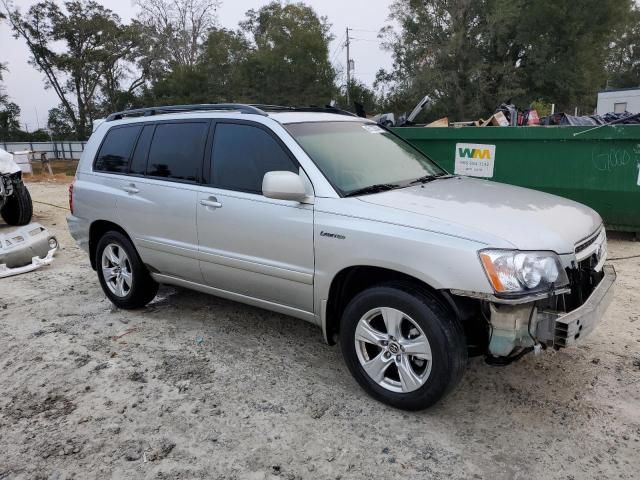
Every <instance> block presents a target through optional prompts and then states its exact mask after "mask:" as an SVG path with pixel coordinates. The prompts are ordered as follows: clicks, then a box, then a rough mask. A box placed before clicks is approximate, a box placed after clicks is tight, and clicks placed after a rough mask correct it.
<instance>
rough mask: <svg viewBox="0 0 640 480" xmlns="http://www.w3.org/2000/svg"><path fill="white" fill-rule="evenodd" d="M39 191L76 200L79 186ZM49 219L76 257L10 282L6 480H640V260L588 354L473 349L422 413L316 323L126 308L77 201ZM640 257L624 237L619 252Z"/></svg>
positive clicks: (219, 310)
mask: <svg viewBox="0 0 640 480" xmlns="http://www.w3.org/2000/svg"><path fill="white" fill-rule="evenodd" d="M30 189H31V192H32V195H33V197H34V200H36V201H38V202H47V203H51V204H56V205H60V206H63V207H66V204H67V203H66V202H67V197H66V195H67V194H66V184H62V183H55V182H46V181H44V182H40V183H37V184H31V185H30ZM35 212H36V215H35V220H36V221H39V222H41V223H43V224H44V225H46V226H48V227H50V228H51V229H52V230H54V231H55V232H57V234H58V238H59V240H60V242H61V244H62V249H61V251H60V252H59V254H58V255H57V257H56V260H55V262H54V263H53V264H52V265H51V266H49V267H45V268H43V269H41V270H39V271H37V272H32V273H29V274H25V275H21V276H16V277H12V278H9V279H5V280H0V392H1V393H0V479H2V480H4V479H9V478H11V479H14V478H17V479H57V480H61V479H66V478H77V479H92V478H114V479H121V478H136V479H140V478H148V479H193V478H196V479H197V478H214V479H235V478H238V479H244V478H250V479H264V478H283V479H315V478H320V479H324V478H327V479H340V478H343V479H350V478H356V479H359V478H363V479H365V478H465V479H469V478H485V479H531V478H539V479H547V478H563V479H591V478H593V479H596V478H597V479H602V478H622V479H631V478H639V476H640V473H639V472H640V453H639V451H640V312H639V311H638V310H639V307H640V258H635V259H631V260H620V261H615V262H613V263H614V264H615V266H616V268H617V271H618V274H619V277H618V285H617V292H616V299H615V301H614V304H613V305H612V307H611V308H610V310H609V311H608V313H607V315H606V319H605V321H604V323H603V324H602V325H600V326H599V328H598V329H597V330H596V331H595V332H594V333H593V334H592V335H591V337H589V338H588V339H586V340H585V342H584V343H583V344H582V345H581V346H580V347H578V348H574V349H568V350H564V351H559V352H546V353H544V354H543V355H541V356H538V357H534V356H528V357H526V358H524V359H523V360H522V361H520V362H518V363H515V364H513V365H511V366H509V367H505V368H495V367H489V366H486V365H485V364H484V362H483V360H482V359H479V358H476V359H472V360H471V361H470V362H469V369H468V372H467V374H466V376H465V378H464V380H463V381H462V383H461V385H460V387H459V388H458V389H457V390H456V391H455V392H454V393H453V394H451V395H450V396H449V397H447V399H446V400H445V401H444V402H443V403H441V404H440V405H438V406H436V407H435V408H433V409H431V410H429V411H426V412H421V413H406V412H402V411H398V410H393V409H391V408H388V407H386V406H384V405H382V404H380V403H377V402H376V401H374V400H372V399H370V398H369V397H368V396H367V395H366V394H365V393H364V392H363V391H362V390H360V388H359V387H358V386H357V384H356V383H355V381H354V380H352V378H351V377H350V375H349V373H348V371H347V369H346V368H345V367H344V365H343V362H342V359H341V357H340V353H339V350H338V349H337V348H335V347H329V346H327V345H325V344H324V343H323V341H322V339H321V335H320V331H319V330H318V329H317V328H316V327H314V326H312V325H309V324H306V323H304V322H301V321H298V320H295V319H292V318H288V317H284V316H281V315H277V314H274V313H270V312H267V311H263V310H259V309H256V308H251V307H247V306H243V305H240V304H237V303H232V302H229V301H225V300H221V299H217V298H214V297H209V296H206V295H202V294H198V293H193V292H189V291H186V290H176V289H173V288H163V289H161V291H160V294H159V296H158V297H157V298H156V300H155V301H154V302H153V303H152V304H151V305H149V307H148V308H146V309H143V310H140V311H135V312H128V311H121V310H117V309H115V308H113V307H112V306H111V304H110V303H109V302H108V301H107V300H106V299H105V297H104V295H103V293H102V291H101V290H100V286H99V284H98V280H97V278H96V275H95V272H93V271H92V270H91V267H90V266H89V261H88V259H87V257H86V256H85V254H84V252H82V251H81V250H79V249H78V248H77V247H76V246H75V244H74V243H73V241H72V239H71V238H70V236H69V234H68V233H67V229H66V223H65V221H64V216H65V214H66V210H65V209H61V208H55V207H50V206H47V205H44V204H42V203H36V204H35ZM3 229H7V227H6V226H4V225H2V226H0V231H2V230H3ZM635 254H640V243H639V242H633V241H631V240H630V239H629V238H628V237H620V236H617V237H615V238H612V239H611V240H610V255H611V256H612V257H620V256H626V255H635Z"/></svg>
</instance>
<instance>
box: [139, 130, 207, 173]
mask: <svg viewBox="0 0 640 480" xmlns="http://www.w3.org/2000/svg"><path fill="white" fill-rule="evenodd" d="M208 128H209V124H208V123H205V122H185V123H161V124H158V125H157V126H156V130H155V133H154V134H153V140H152V141H151V148H150V150H149V161H148V167H147V175H148V176H151V177H163V178H170V179H174V180H185V181H189V182H195V181H198V179H199V178H200V168H201V165H202V156H203V154H204V146H205V143H206V140H207V132H208Z"/></svg>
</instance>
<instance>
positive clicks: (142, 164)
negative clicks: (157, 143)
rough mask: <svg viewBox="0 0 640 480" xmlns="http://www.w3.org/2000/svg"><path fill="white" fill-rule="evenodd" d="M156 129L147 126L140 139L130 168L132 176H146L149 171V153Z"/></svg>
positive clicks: (153, 126) (152, 126)
mask: <svg viewBox="0 0 640 480" xmlns="http://www.w3.org/2000/svg"><path fill="white" fill-rule="evenodd" d="M154 128H155V125H147V126H145V127H144V129H143V130H142V134H141V135H140V137H139V138H138V143H136V149H135V150H134V151H133V157H132V158H131V165H130V167H129V173H130V174H132V175H144V174H145V172H146V170H147V153H148V152H149V144H150V143H151V137H152V136H153V129H154Z"/></svg>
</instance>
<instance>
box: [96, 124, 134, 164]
mask: <svg viewBox="0 0 640 480" xmlns="http://www.w3.org/2000/svg"><path fill="white" fill-rule="evenodd" d="M141 129H142V127H141V126H131V127H118V128H112V129H111V130H109V131H108V132H107V135H106V137H105V139H104V142H102V146H101V147H100V151H99V152H98V157H97V158H96V163H95V167H94V170H98V171H101V172H114V173H127V171H128V168H129V158H130V157H131V152H132V150H133V146H134V145H135V143H136V139H137V138H138V134H139V133H140V130H141Z"/></svg>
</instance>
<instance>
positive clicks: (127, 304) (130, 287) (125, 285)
mask: <svg viewBox="0 0 640 480" xmlns="http://www.w3.org/2000/svg"><path fill="white" fill-rule="evenodd" d="M95 260H96V271H97V273H98V279H99V280H100V286H101V287H102V290H103V291H104V293H105V295H106V296H107V297H108V298H109V300H111V302H112V303H113V304H114V305H115V306H116V307H118V308H124V309H127V310H130V309H134V308H142V307H144V306H145V305H146V304H147V303H149V302H150V301H151V300H153V298H154V297H155V296H156V293H158V284H157V283H156V282H155V281H154V280H153V279H152V278H151V276H150V275H149V272H148V270H147V268H146V267H145V266H144V264H143V263H142V260H140V257H139V255H138V252H136V249H135V248H134V246H133V244H132V243H131V241H130V240H129V239H128V238H127V237H126V236H125V235H123V234H122V233H120V232H117V231H109V232H107V233H105V234H104V235H103V236H102V238H100V240H99V241H98V246H97V248H96V258H95Z"/></svg>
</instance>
